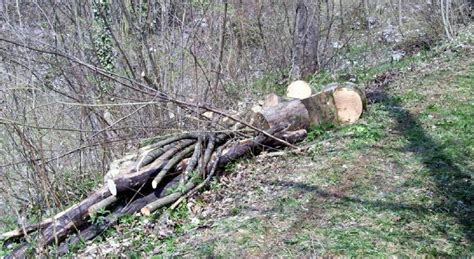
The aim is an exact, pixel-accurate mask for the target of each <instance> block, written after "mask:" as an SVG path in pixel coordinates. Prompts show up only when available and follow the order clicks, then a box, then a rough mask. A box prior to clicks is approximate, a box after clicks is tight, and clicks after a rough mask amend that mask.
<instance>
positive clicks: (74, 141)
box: [0, 0, 472, 256]
mask: <svg viewBox="0 0 474 259" xmlns="http://www.w3.org/2000/svg"><path fill="white" fill-rule="evenodd" d="M298 6H305V7H306V8H307V11H308V12H307V14H308V16H307V17H306V18H305V20H306V22H307V23H306V24H304V26H303V28H306V29H308V30H311V31H312V33H301V31H298V26H297V24H298V23H297V20H298V19H297V16H298V15H297V13H298V12H297V7H298ZM471 7H472V1H463V0H452V1H451V0H443V1H421V0H419V1H388V0H377V1H375V0H374V1H369V0H362V1H355V0H351V1H336V0H329V1H303V0H298V1H283V0H282V1H257V2H255V1H242V0H234V1H223V2H222V1H180V2H177V1H141V0H140V1H138V0H137V1H122V0H118V1H115V0H114V1H85V2H81V3H79V2H78V1H65V2H61V3H59V2H55V1H2V2H1V3H0V60H1V62H0V129H1V130H0V190H1V194H0V215H4V216H3V217H2V218H1V219H0V227H1V229H11V228H15V227H17V226H18V225H20V226H21V225H23V224H25V223H26V222H29V223H32V222H37V221H39V220H40V219H41V218H44V217H47V216H50V215H52V214H54V212H56V211H59V210H61V209H64V208H66V207H67V206H68V205H70V204H72V203H74V202H76V201H78V200H80V199H81V198H83V197H85V196H86V195H87V194H88V193H89V192H90V191H91V190H93V189H94V188H96V187H97V186H99V185H101V184H102V177H103V175H104V174H105V172H106V171H107V170H108V169H109V168H108V167H109V164H110V162H111V161H113V160H114V159H116V158H119V157H121V156H122V155H123V154H125V153H126V152H128V151H130V150H135V149H137V148H138V147H139V146H140V145H141V143H143V142H146V141H148V140H149V139H150V138H153V137H156V136H161V135H165V134H170V133H175V132H183V131H199V130H202V128H203V125H205V124H206V123H205V122H204V121H202V120H203V118H201V117H199V116H197V114H198V113H199V112H200V110H198V109H194V108H193V107H192V105H191V106H190V107H188V108H183V107H178V106H177V105H175V104H173V103H171V102H166V101H163V100H162V99H161V96H162V95H163V94H167V95H168V96H171V97H172V98H176V99H179V100H181V101H183V102H187V103H190V104H200V105H206V106H209V107H213V108H217V109H223V110H227V111H231V110H234V111H237V110H242V109H245V108H247V107H250V106H251V105H252V104H253V103H254V102H256V101H257V100H258V99H259V98H261V97H262V96H263V95H264V94H266V93H269V92H277V93H282V92H284V89H285V87H286V84H287V83H288V81H289V79H290V78H292V77H293V78H294V77H297V78H301V79H307V80H308V81H309V82H310V83H311V84H312V86H313V87H315V88H318V87H321V86H322V85H324V84H326V83H329V82H331V81H334V80H338V81H353V82H356V83H360V84H364V83H366V82H369V81H370V79H372V78H371V77H372V76H374V75H381V74H382V72H385V71H382V70H384V69H385V68H386V67H391V68H393V69H394V70H397V69H398V68H399V66H402V65H403V64H405V63H403V56H411V55H414V57H415V58H416V57H419V56H417V55H418V54H419V53H424V51H426V50H428V49H431V48H433V47H434V46H436V45H437V44H438V42H439V41H440V40H443V39H447V40H449V41H451V42H453V43H452V44H457V41H456V39H457V38H458V37H459V35H458V34H459V32H461V31H463V29H462V28H464V26H466V25H467V24H469V23H470V22H471V19H472V8H471ZM298 43H301V44H307V45H305V49H304V51H298ZM460 44H466V43H460ZM468 48H472V45H470V46H469V44H468ZM308 49H309V50H308ZM447 49H453V48H447ZM454 49H455V50H456V48H454ZM307 51H310V54H311V55H312V56H311V57H312V58H311V60H307V59H304V57H305V56H307V54H308V53H307ZM399 59H402V61H401V63H400V62H399ZM301 60H305V62H309V63H305V62H302V61H301ZM297 61H298V62H297ZM300 61H301V62H300ZM400 64H402V65H400ZM449 64H451V63H449ZM452 65H454V63H453V64H452ZM466 66H468V64H467V65H466ZM298 67H300V68H301V69H296V68H298ZM429 71H431V70H429ZM417 73H421V74H422V73H423V71H417ZM414 75H415V76H420V74H416V73H414ZM382 77H383V76H382ZM382 77H380V78H379V80H380V81H384V80H385V79H384V78H382ZM446 80H448V79H446ZM448 85H449V86H452V85H451V84H448ZM453 87H454V86H453ZM368 89H370V88H368ZM394 89H396V91H398V92H397V93H400V94H401V95H403V96H408V97H407V98H418V97H419V95H423V93H417V92H416V89H412V88H403V87H400V88H394ZM431 90H432V91H433V92H432V95H430V97H429V98H432V97H433V98H435V97H439V96H442V95H443V94H446V91H447V90H451V88H449V89H444V88H436V90H433V89H431ZM405 91H406V92H405ZM376 94H379V97H380V99H381V100H382V99H384V97H385V96H383V93H380V92H379V93H376ZM426 98H428V97H426ZM464 98H468V97H464ZM414 103H415V102H408V105H414ZM415 106H416V105H415ZM406 108H407V109H410V111H411V113H412V116H415V117H416V116H417V115H418V114H419V113H420V112H422V111H423V110H424V109H425V107H421V106H416V107H406ZM412 108H413V109H412ZM432 116H433V118H435V119H439V120H442V119H443V116H448V115H446V114H434V115H432ZM437 116H438V117H437ZM364 123H365V122H362V125H365V124H364ZM361 127H362V128H363V127H365V126H361ZM402 128H403V127H394V128H392V129H387V130H390V131H389V134H393V135H394V136H397V134H402V132H403V129H402ZM357 129H358V128H354V131H355V132H357ZM331 134H332V133H331ZM377 134H378V133H377ZM352 140H353V138H348V139H347V138H346V139H345V140H341V141H352ZM351 143H352V142H350V143H345V144H347V145H350V144H351ZM374 145H375V144H374ZM378 145H381V144H378ZM343 146H344V145H342V144H341V145H336V146H335V147H333V146H332V145H329V144H328V142H324V143H322V144H321V147H320V148H321V150H320V151H318V152H329V153H330V154H332V153H334V152H336V153H337V148H341V147H343ZM377 148H380V147H378V146H376V145H375V146H370V149H369V150H367V151H364V154H358V155H357V156H356V159H354V161H353V162H350V163H349V162H347V159H346V157H345V156H351V154H345V153H342V154H339V153H338V156H331V157H330V158H329V157H328V158H325V157H324V156H322V157H321V160H318V159H316V160H314V161H312V162H308V160H307V159H306V160H305V158H297V157H291V156H290V157H288V158H285V157H278V158H273V159H274V160H277V161H275V163H269V162H268V161H266V160H265V162H261V163H262V164H264V166H263V167H261V168H260V169H258V170H262V171H265V172H266V173H264V174H257V176H255V177H256V178H255V179H254V178H253V177H254V176H252V174H250V175H249V174H241V175H240V177H237V178H235V177H234V176H233V177H231V178H223V179H221V182H219V183H217V182H216V183H215V184H216V185H220V186H222V187H223V188H222V190H221V192H223V193H222V194H220V195H221V196H222V199H221V200H219V199H215V197H209V196H215V195H219V192H215V193H208V194H205V195H204V196H203V197H202V199H208V198H209V199H210V201H212V203H206V204H215V205H212V206H211V205H206V206H208V209H205V208H202V209H201V210H199V211H201V213H204V212H205V211H206V210H212V211H209V212H208V213H209V214H208V216H207V217H208V218H214V219H215V220H216V221H217V220H218V219H219V215H220V214H219V211H220V210H221V209H222V210H225V209H226V206H225V205H226V202H227V203H229V202H230V200H229V199H233V198H232V195H235V197H242V194H245V193H247V192H250V193H252V192H258V193H261V195H264V196H261V198H259V199H261V200H268V201H274V202H281V204H282V205H281V208H280V209H277V210H276V209H275V208H274V205H275V204H257V205H255V206H257V207H258V208H255V211H258V210H260V211H268V213H264V214H262V216H261V218H259V217H256V220H264V221H267V220H268V219H269V218H268V217H270V218H272V219H273V218H275V219H276V221H271V220H270V221H268V222H272V223H271V224H274V225H266V226H265V231H264V232H265V233H264V234H262V235H263V237H262V241H261V244H262V245H263V246H265V247H266V248H265V249H260V250H258V249H256V252H255V253H253V252H251V251H252V250H248V251H249V252H248V253H249V255H266V254H267V253H270V251H272V249H274V247H275V246H277V245H279V244H282V243H285V242H286V243H285V244H287V243H288V242H289V243H290V244H291V242H293V241H291V239H292V238H291V237H290V236H294V235H293V234H292V233H304V231H303V230H302V228H304V226H305V224H306V223H308V222H312V223H311V224H315V225H321V226H325V225H327V226H328V228H329V227H331V226H332V225H331V222H330V219H329V218H328V216H327V215H324V213H317V212H318V211H322V210H330V209H331V208H321V207H319V206H316V205H315V204H324V203H326V204H331V202H333V201H334V200H338V199H339V200H340V199H341V197H347V196H350V194H351V191H353V190H354V188H355V187H354V184H356V183H355V180H356V179H357V180H361V179H360V178H362V180H364V179H365V180H364V181H365V183H367V184H369V185H373V186H377V185H383V183H385V182H387V181H392V180H394V179H387V177H388V176H387V175H386V174H384V173H379V174H375V175H370V176H367V175H365V176H364V174H365V173H366V172H367V170H366V169H367V168H369V169H371V168H372V167H371V166H372V165H371V164H372V163H377V161H379V160H380V161H384V160H383V158H384V157H379V156H378V155H377V154H378V153H377ZM415 151H416V150H415ZM415 151H410V152H415ZM372 153H374V154H372ZM287 159H288V160H289V161H286V160H287ZM325 159H327V160H325ZM254 162H256V163H257V164H258V163H259V161H258V160H257V161H254ZM280 163H282V164H280ZM294 163H299V164H301V165H300V167H296V168H294V167H293V164H294ZM277 165H278V166H277ZM285 165H289V168H288V167H287V166H285ZM266 166H274V167H276V168H277V169H275V170H273V169H272V170H268V168H266ZM379 166H383V167H387V168H389V169H390V170H394V171H396V172H398V173H399V174H402V173H404V172H407V170H415V169H416V168H418V167H419V165H413V166H415V169H413V168H407V167H404V166H403V165H400V164H399V163H398V162H396V161H392V162H384V163H382V162H381V163H380V165H379ZM417 166H418V167H417ZM298 168H299V169H298ZM335 168H339V169H337V170H341V171H343V172H346V171H347V172H350V173H348V174H347V175H346V177H345V178H344V179H339V178H337V177H336V175H337V174H335V176H334V179H330V178H328V179H327V181H328V183H325V184H326V185H327V186H321V187H328V188H327V189H324V190H319V189H317V188H316V189H315V188H314V186H313V185H309V186H296V187H294V186H293V184H292V182H295V181H296V182H297V178H298V177H302V179H303V178H304V179H306V178H305V177H309V176H308V175H307V174H305V173H298V172H299V171H298V170H301V172H307V170H311V171H314V170H323V171H325V170H336V169H335ZM372 169H373V168H372ZM256 170H257V169H256ZM288 170H289V171H288ZM293 170H294V171H293ZM390 170H389V171H390ZM279 171H281V173H278V174H277V173H276V172H279ZM289 172H295V174H296V176H295V175H293V174H289ZM382 172H384V170H382ZM361 175H363V177H361ZM293 176H294V177H293ZM295 177H296V178H295ZM312 177H313V178H314V179H313V178H311V179H312V180H311V179H310V180H311V181H316V183H317V182H318V181H319V180H318V179H317V178H318V177H316V176H312ZM393 177H395V176H393ZM323 178H324V177H323ZM395 178H396V177H395ZM226 179H227V180H228V184H226ZM324 179H326V178H324ZM263 180H265V181H267V182H270V181H273V182H274V184H271V185H270V187H269V185H268V184H265V182H264V181H263ZM321 181H323V182H324V181H326V180H321ZM244 183H245V184H244ZM290 186H293V187H291V188H290ZM237 187H240V188H243V189H239V188H237ZM289 188H290V189H291V190H294V191H292V192H294V193H291V195H290V196H288V197H284V196H282V197H280V198H281V200H277V201H275V200H274V198H272V197H276V196H275V195H277V194H279V193H280V192H283V191H285V190H287V189H289ZM318 188H319V187H318ZM384 188H387V189H386V192H389V191H388V190H391V191H396V190H397V188H401V187H399V186H392V187H390V185H384ZM254 189H255V190H254ZM320 191H321V192H323V193H322V194H324V195H322V196H312V195H311V193H314V192H316V193H318V192H320ZM391 191H390V192H391ZM414 191H415V192H417V191H418V190H414ZM356 194H357V193H356ZM265 195H270V196H268V197H267V196H265ZM354 195H355V194H354ZM206 197H207V198H206ZM244 197H247V196H245V195H244ZM305 197H306V198H305ZM254 198H255V195H249V196H248V199H254ZM196 199H198V198H196ZM226 199H227V200H226ZM235 199H237V198H234V200H235ZM239 199H240V198H239ZM295 199H296V200H299V199H303V200H304V199H306V200H307V202H305V204H307V205H304V206H303V207H302V208H303V209H301V211H299V210H298V212H297V213H296V212H295V214H290V215H285V214H284V213H283V214H282V213H281V212H282V211H284V210H285V209H286V207H288V206H290V207H291V206H300V205H301V204H300V203H299V202H298V201H294V200H295ZM196 201H197V200H196ZM244 201H245V198H244V199H243V200H242V201H239V205H235V206H234V208H232V209H231V214H232V213H235V214H239V212H240V211H242V208H244V207H243V206H244V205H245V202H244ZM242 202H243V203H242ZM198 203H199V202H198ZM203 206H204V205H203ZM209 206H210V207H209ZM202 210H204V212H202ZM232 211H234V212H232ZM246 211H247V210H246ZM251 211H254V210H248V213H251ZM222 213H224V214H226V213H227V214H228V213H229V212H228V211H227V212H222ZM203 215H207V214H203ZM249 215H251V214H249ZM318 215H320V216H318ZM357 216H358V215H357ZM394 217H395V216H394ZM231 219H232V218H231ZM232 220H237V221H238V220H240V221H242V222H244V223H245V222H246V221H245V217H244V218H243V219H242V218H241V217H238V216H235V218H233V219H232ZM289 221H291V222H289ZM223 222H225V220H224V221H223ZM209 224H210V223H209ZM245 224H247V223H245ZM344 224H350V222H349V223H348V222H344ZM254 227H255V226H254V225H252V224H250V223H249V229H248V230H246V229H245V228H242V230H241V231H243V232H244V234H242V235H241V234H240V233H234V234H235V235H238V236H239V237H238V238H241V236H244V237H242V238H243V239H244V240H243V241H242V242H245V239H246V238H249V237H245V235H250V236H253V235H254V230H255V229H253V228H254ZM411 227H413V228H417V227H419V226H416V225H413V226H411ZM258 230H259V229H258V228H257V232H258ZM267 230H268V232H267ZM245 231H248V233H247V232H245ZM275 231H276V232H275ZM380 231H386V230H385V229H384V230H380ZM165 232H166V231H165ZM282 233H283V234H282ZM195 234H196V235H197V236H196V240H200V239H198V237H199V235H201V234H202V233H201V232H199V233H195ZM326 234H327V233H324V232H321V233H319V234H318V236H317V237H318V238H320V236H324V235H326ZM329 234H330V233H329ZM270 237H277V238H276V239H278V240H276V241H275V242H271V241H269V240H273V239H272V238H270ZM211 238H215V237H211ZM318 238H316V236H310V237H309V238H307V239H305V245H308V246H309V247H317V246H318V243H317V242H318V241H317V239H318ZM183 239H186V240H188V241H186V242H189V243H191V244H192V242H193V240H194V239H193V238H191V237H189V236H186V237H185V238H183ZM288 240H290V241H288ZM342 241H344V240H342ZM196 242H197V243H198V242H201V243H202V242H203V241H202V240H200V241H196ZM259 242H260V241H259ZM321 242H322V241H321ZM440 242H441V241H440ZM197 243H196V244H197ZM448 243H449V242H448ZM342 244H343V243H342ZM222 245H225V244H222ZM326 245H328V244H325V243H324V242H323V243H322V244H321V246H322V247H326ZM331 245H332V243H331ZM329 246H330V245H329ZM388 246H389V245H387V247H388ZM124 247H126V246H124ZM8 249H9V248H8ZM8 249H7V250H8ZM235 249H236V251H237V250H238V249H239V248H238V247H236V248H235ZM315 249H316V248H315ZM0 250H1V249H0ZM292 251H293V250H292ZM305 251H307V250H305ZM355 251H357V250H355ZM385 251H391V250H390V249H387V250H385ZM273 252H274V251H273ZM273 252H272V253H270V254H272V255H275V254H274V253H273ZM283 252H284V251H282V253H283ZM236 253H237V254H239V253H238V252H236ZM245 253H247V252H245ZM340 253H341V254H343V252H340ZM322 254H324V253H322ZM229 255H230V254H229ZM239 255H242V254H239ZM288 255H289V256H292V255H293V256H294V255H296V254H288Z"/></svg>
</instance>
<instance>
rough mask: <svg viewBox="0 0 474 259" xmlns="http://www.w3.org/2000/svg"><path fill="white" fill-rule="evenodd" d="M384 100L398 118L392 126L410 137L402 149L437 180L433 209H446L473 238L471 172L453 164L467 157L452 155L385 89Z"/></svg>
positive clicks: (392, 113) (471, 238)
mask: <svg viewBox="0 0 474 259" xmlns="http://www.w3.org/2000/svg"><path fill="white" fill-rule="evenodd" d="M383 100H384V102H383V104H384V105H385V108H386V109H388V110H389V111H391V112H390V115H391V116H392V117H393V118H394V119H396V121H397V124H396V128H395V130H398V131H399V132H400V133H401V134H402V135H403V136H404V137H405V138H406V139H407V140H408V141H409V143H408V145H407V146H406V147H405V150H406V151H411V152H413V153H414V154H416V155H417V156H419V157H420V158H421V159H422V162H423V164H424V166H425V168H426V169H427V173H428V176H429V177H430V178H431V179H432V180H433V182H434V183H435V184H436V190H435V191H434V194H435V196H436V197H435V198H436V199H437V205H436V207H435V208H434V209H435V210H436V212H439V213H448V214H449V215H450V216H451V217H454V218H456V220H457V222H458V223H459V224H460V226H462V229H463V232H464V235H465V237H466V238H467V239H468V240H469V241H470V242H472V241H473V239H474V236H473V234H474V233H473V227H474V213H473V206H474V204H473V200H474V186H473V184H472V179H471V178H472V176H471V175H470V173H469V171H470V169H469V168H464V169H463V168H461V167H459V166H458V165H456V161H463V162H464V161H466V160H467V159H470V158H469V157H453V154H451V152H448V151H447V150H446V147H444V146H443V145H442V144H441V143H438V142H437V141H436V140H434V139H433V138H432V137H430V136H429V134H428V133H427V132H426V131H425V130H424V129H423V127H422V125H421V123H420V121H419V120H418V119H417V118H416V117H415V116H414V115H413V114H412V113H410V112H409V111H408V110H406V109H404V108H403V107H402V106H401V104H400V102H399V101H398V100H397V99H396V98H393V97H392V96H390V95H388V94H386V93H384V94H383ZM394 108H395V109H394ZM447 109H449V108H447ZM449 148H453V149H456V148H457V147H449ZM459 153H460V152H459Z"/></svg>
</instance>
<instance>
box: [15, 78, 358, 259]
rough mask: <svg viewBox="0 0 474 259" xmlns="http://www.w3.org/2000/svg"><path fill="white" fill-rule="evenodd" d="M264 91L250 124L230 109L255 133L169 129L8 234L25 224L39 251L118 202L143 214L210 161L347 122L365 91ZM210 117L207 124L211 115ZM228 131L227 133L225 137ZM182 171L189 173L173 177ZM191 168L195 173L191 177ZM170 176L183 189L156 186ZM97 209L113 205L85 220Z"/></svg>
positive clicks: (207, 170)
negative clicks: (93, 183)
mask: <svg viewBox="0 0 474 259" xmlns="http://www.w3.org/2000/svg"><path fill="white" fill-rule="evenodd" d="M269 99H272V100H271V102H270V101H269V103H268V105H266V106H264V107H262V108H261V109H260V108H258V109H254V110H253V111H252V112H253V114H254V115H255V116H254V117H253V118H254V119H255V123H254V124H251V125H250V124H249V123H248V122H247V121H248V120H241V119H236V118H234V117H232V119H231V121H232V127H233V128H239V129H243V128H245V126H247V128H249V129H252V130H254V131H255V132H257V134H256V136H254V137H249V138H247V139H244V140H242V139H241V138H240V139H235V140H234V138H239V137H241V135H242V133H241V132H237V131H232V130H230V131H225V133H223V131H219V133H218V132H212V131H211V132H208V131H205V132H203V133H199V134H196V135H193V134H188V135H186V134H181V135H179V136H172V137H170V138H166V139H164V140H161V141H160V142H157V143H155V144H151V145H149V146H147V147H144V148H142V149H140V150H139V152H138V153H136V154H131V155H129V156H127V157H126V158H124V159H121V160H119V161H118V162H117V163H116V168H115V169H114V170H116V173H117V174H111V175H110V176H113V177H111V178H109V179H108V180H107V181H106V185H105V186H104V187H102V188H101V189H99V190H98V191H96V192H95V193H92V194H91V195H90V196H89V197H88V198H86V199H85V200H83V201H82V202H80V203H78V204H77V205H75V206H73V207H71V208H70V209H68V210H66V211H65V212H62V213H60V214H58V215H57V216H55V217H53V218H52V219H53V220H51V221H47V222H45V223H44V224H40V225H39V226H38V227H36V233H33V232H34V231H35V230H34V229H31V230H30V229H27V230H25V231H17V232H14V233H13V232H12V233H7V234H8V235H6V238H8V237H12V236H21V235H25V234H26V233H25V232H31V233H32V236H33V237H34V238H36V244H37V246H36V248H37V250H36V252H41V250H42V249H44V248H45V247H46V246H48V245H50V244H51V243H57V244H60V243H61V242H62V241H64V240H65V239H66V238H67V236H68V235H69V234H70V233H71V232H77V231H81V230H83V231H84V232H82V234H83V235H82V237H85V239H90V238H93V237H94V236H96V235H98V234H100V233H101V232H102V231H103V230H105V229H106V228H108V227H110V226H111V225H113V224H117V221H118V217H119V216H121V215H124V213H126V211H124V210H123V209H124V208H130V206H132V207H131V209H129V210H128V212H132V213H133V212H137V211H141V212H142V213H143V214H149V213H152V212H153V211H154V210H155V209H157V208H159V207H163V206H168V205H170V204H172V203H176V204H179V202H180V201H182V200H183V199H185V198H183V196H189V195H191V193H193V192H194V191H193V190H198V189H200V188H202V187H200V186H205V185H206V183H207V182H209V180H210V178H212V176H213V173H211V172H213V170H215V168H217V169H223V168H224V167H225V165H227V164H228V163H230V162H233V161H235V160H236V159H239V158H241V157H242V156H245V155H248V154H253V155H255V154H258V153H259V152H260V151H262V150H265V149H267V148H268V149H275V148H278V147H281V146H285V145H286V146H292V143H296V142H298V141H301V140H303V139H304V138H305V137H306V129H307V128H308V127H309V126H310V125H311V124H320V123H324V122H353V121H355V120H356V119H358V118H359V116H360V113H362V111H363V109H364V107H365V106H364V105H365V95H364V94H363V92H362V91H360V90H359V89H358V88H357V87H355V86H352V85H333V86H330V87H328V88H327V89H325V90H324V91H322V92H320V93H318V94H314V95H311V96H309V97H308V98H304V99H292V100H290V101H282V100H281V99H280V98H278V96H272V97H271V98H269ZM214 113H215V114H218V116H216V115H215V114H214V116H212V121H214V120H215V121H220V118H221V117H226V116H227V117H229V115H227V114H225V113H221V112H219V111H217V110H214ZM236 122H238V123H236ZM229 124H230V123H229ZM209 125H210V126H209V127H210V128H213V123H212V122H211V124H209ZM256 127H258V128H260V129H263V131H262V130H258V129H257V128H256ZM231 138H232V139H233V140H232V141H229V139H231ZM216 150H219V152H218V151H216ZM221 150H222V154H221V153H220V151H221ZM217 153H218V154H219V155H217ZM212 168H214V169H212ZM184 171H186V172H187V173H185V174H183V175H181V176H180V177H178V175H180V174H182V173H183V172H184ZM191 172H194V173H191ZM196 173H199V174H198V175H199V176H201V177H193V176H196ZM206 176H207V177H206ZM206 179H207V180H206ZM172 182H173V183H176V184H179V186H180V187H182V188H180V190H181V191H179V192H173V193H171V194H167V195H166V196H164V195H162V194H161V192H159V193H158V192H156V191H157V190H162V188H165V187H164V186H169V184H171V183H172ZM152 183H153V184H152ZM153 188H157V189H156V190H154V189H153ZM176 188H178V187H177V186H176ZM176 188H175V187H173V189H176ZM170 190H171V189H170ZM167 193H168V192H167ZM125 204H127V205H125ZM130 204H132V205H130ZM102 209H103V210H107V211H110V212H111V215H110V217H109V216H106V217H107V218H108V219H107V220H108V223H107V224H105V225H101V224H98V225H99V226H93V225H94V224H95V223H94V224H91V222H90V219H91V218H93V217H91V216H93V214H95V213H97V211H99V210H102ZM77 240H80V239H74V240H73V242H72V243H69V242H68V244H74V243H75V242H78V241H77ZM30 246H31V245H30V244H26V243H23V244H22V245H21V246H20V247H19V248H18V249H17V250H15V252H14V253H13V255H12V256H13V257H25V255H26V252H27V251H28V250H29V248H30ZM62 249H65V250H67V249H68V246H67V245H66V246H62V247H61V251H63V250H62Z"/></svg>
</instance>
